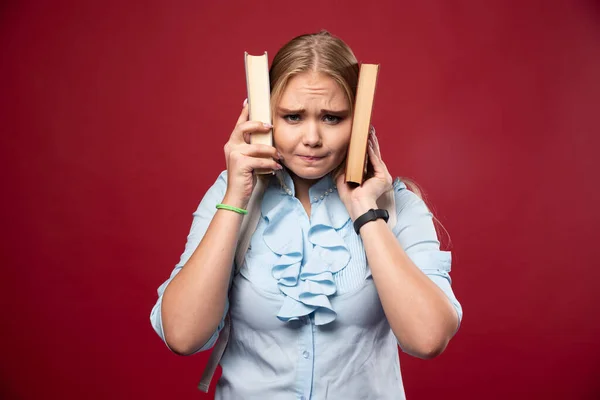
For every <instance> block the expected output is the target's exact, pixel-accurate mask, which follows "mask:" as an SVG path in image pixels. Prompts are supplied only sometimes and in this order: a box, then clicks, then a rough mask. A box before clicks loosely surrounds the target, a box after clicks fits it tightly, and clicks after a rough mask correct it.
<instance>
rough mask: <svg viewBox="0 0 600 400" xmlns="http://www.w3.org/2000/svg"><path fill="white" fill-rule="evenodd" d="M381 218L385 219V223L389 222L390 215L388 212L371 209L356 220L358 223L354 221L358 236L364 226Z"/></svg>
mask: <svg viewBox="0 0 600 400" xmlns="http://www.w3.org/2000/svg"><path fill="white" fill-rule="evenodd" d="M379 218H383V220H384V221H385V222H388V219H389V218H390V215H389V214H388V212H387V210H381V209H377V210H375V209H373V208H371V209H370V210H369V211H367V212H366V213H364V214H363V215H361V216H360V217H358V218H356V221H354V230H355V231H356V234H357V235H358V233H359V232H360V228H361V227H362V226H363V225H364V224H366V223H367V222H371V221H375V220H377V219H379Z"/></svg>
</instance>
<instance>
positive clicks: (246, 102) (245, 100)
mask: <svg viewBox="0 0 600 400" xmlns="http://www.w3.org/2000/svg"><path fill="white" fill-rule="evenodd" d="M247 104H248V99H244V105H243V107H246V105H247Z"/></svg>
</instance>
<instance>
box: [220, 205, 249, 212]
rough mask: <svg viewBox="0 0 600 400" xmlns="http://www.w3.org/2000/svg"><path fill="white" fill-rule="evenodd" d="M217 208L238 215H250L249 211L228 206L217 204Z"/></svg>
mask: <svg viewBox="0 0 600 400" xmlns="http://www.w3.org/2000/svg"><path fill="white" fill-rule="evenodd" d="M217 208H218V209H223V210H229V211H235V212H236V213H238V214H243V215H246V214H248V210H244V209H243V208H237V207H234V206H228V205H227V204H217Z"/></svg>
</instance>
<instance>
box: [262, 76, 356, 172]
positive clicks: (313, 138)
mask: <svg viewBox="0 0 600 400" xmlns="http://www.w3.org/2000/svg"><path fill="white" fill-rule="evenodd" d="M351 128H352V115H351V113H350V104H349V102H348V99H347V98H346V95H345V93H344V91H343V89H342V88H341V87H340V86H339V85H338V84H337V82H336V81H334V80H333V79H332V78H330V77H329V76H327V75H325V74H323V73H319V72H304V73H301V74H298V75H295V76H293V77H292V78H291V79H290V80H289V81H288V83H287V86H286V88H285V90H284V91H283V93H282V95H281V99H280V100H279V104H278V105H277V107H276V108H275V114H274V116H273V138H274V142H275V146H276V148H277V150H278V151H279V153H281V155H282V156H283V164H285V166H286V167H287V168H288V169H290V170H291V172H293V173H294V174H295V175H296V176H297V177H299V178H301V179H304V180H308V181H314V180H317V179H319V178H321V177H323V176H325V175H326V174H328V173H329V172H331V171H332V170H333V169H334V168H335V167H337V166H338V165H339V164H340V163H341V162H342V160H343V159H344V157H345V156H346V151H347V149H348V144H349V142H350V131H351Z"/></svg>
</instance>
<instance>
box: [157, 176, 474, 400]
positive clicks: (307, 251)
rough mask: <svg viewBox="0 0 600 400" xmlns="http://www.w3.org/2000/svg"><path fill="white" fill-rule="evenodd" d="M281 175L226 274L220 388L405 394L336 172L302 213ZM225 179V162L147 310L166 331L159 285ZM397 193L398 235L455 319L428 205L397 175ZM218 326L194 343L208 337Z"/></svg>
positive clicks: (313, 395) (264, 393)
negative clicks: (236, 267) (228, 322)
mask: <svg viewBox="0 0 600 400" xmlns="http://www.w3.org/2000/svg"><path fill="white" fill-rule="evenodd" d="M281 176H282V179H283V183H284V185H285V186H282V185H281V184H280V182H279V181H278V180H277V179H276V178H275V177H273V179H272V181H271V182H270V184H269V186H268V187H267V189H266V191H265V195H264V198H263V201H262V204H261V218H260V220H259V223H258V226H257V228H256V231H255V233H254V235H253V236H252V239H251V242H250V247H249V249H248V251H247V253H246V257H245V261H244V264H243V265H242V266H241V268H240V274H239V275H238V276H236V277H235V278H234V279H233V281H232V288H231V293H230V298H229V299H228V301H227V307H226V312H227V309H230V310H231V319H232V336H231V338H230V341H229V345H228V347H227V350H226V352H225V355H224V356H223V359H222V361H221V366H222V368H223V376H222V377H221V379H220V380H219V383H218V386H217V395H216V398H217V399H220V398H223V399H225V398H226V399H230V398H243V399H246V398H268V399H280V398H297V399H305V400H306V399H322V398H323V399H324V398H361V399H362V398H377V399H387V398H389V399H401V398H403V397H404V389H403V385H402V379H401V376H400V368H399V360H398V355H397V351H396V344H397V341H396V338H395V336H394V335H393V333H392V332H391V329H390V327H389V324H388V323H387V320H386V318H385V314H384V312H383V310H382V308H381V303H380V301H379V297H378V296H377V291H376V288H375V286H374V285H373V279H372V277H371V271H370V268H369V266H368V263H367V260H366V257H365V252H364V248H363V245H362V240H361V238H360V236H358V235H356V233H355V232H354V229H353V227H352V221H351V220H350V216H349V215H348V212H347V210H346V208H345V206H344V205H343V203H342V201H341V200H340V198H339V196H338V194H337V190H336V188H335V186H334V184H333V181H332V180H331V178H330V177H329V176H326V177H324V178H322V179H321V180H319V181H318V182H317V183H316V184H314V185H313V186H312V187H311V188H310V190H309V194H310V201H311V217H310V218H308V216H307V214H306V212H305V210H304V208H303V206H302V204H301V203H300V202H299V201H298V199H296V198H295V197H294V186H293V182H292V179H291V177H290V176H289V175H288V174H287V173H285V172H284V173H283V174H282V175H281ZM226 185H227V175H226V172H223V173H222V174H221V175H220V176H219V178H218V179H217V181H216V182H215V184H214V185H213V186H212V187H211V188H210V189H209V191H208V192H207V193H206V195H205V197H204V198H203V200H202V202H201V203H200V206H199V207H198V210H196V212H195V213H194V221H193V223H192V229H191V231H190V234H189V236H188V243H187V244H186V248H185V251H184V253H183V255H182V257H181V259H180V262H179V263H178V264H177V265H176V267H175V269H174V271H173V272H172V274H171V277H170V278H169V280H167V281H166V282H165V283H163V285H161V286H160V287H159V290H158V295H159V299H158V301H157V303H156V305H155V306H154V308H153V310H152V313H151V321H152V325H153V327H154V329H155V330H156V332H157V333H158V334H159V336H160V337H161V338H163V340H164V333H163V330H162V320H161V304H162V302H161V301H162V294H163V293H164V290H165V288H166V286H167V285H168V283H169V282H170V280H171V279H172V278H173V277H174V276H175V275H176V274H177V273H178V271H179V270H180V269H181V267H182V266H183V265H184V264H185V262H187V259H189V257H190V256H191V254H192V253H193V251H194V249H195V248H196V247H197V246H198V244H199V243H200V240H201V239H202V237H203V236H204V233H205V232H206V229H207V227H208V224H209V223H210V220H211V219H212V217H213V216H214V213H215V209H214V207H215V205H216V204H217V203H219V202H220V201H221V199H222V198H223V194H224V192H225V189H226ZM394 195H395V201H396V214H397V223H396V226H395V227H394V229H393V233H394V235H395V236H396V238H397V239H398V241H399V243H400V244H401V246H402V247H403V249H404V250H405V251H406V253H407V255H408V256H409V257H410V258H411V260H412V261H413V262H414V263H415V264H416V265H417V267H419V268H420V269H421V270H422V271H423V272H424V273H425V274H426V275H427V276H428V277H429V278H430V279H431V280H432V281H433V282H434V283H436V285H438V286H439V287H440V288H441V289H442V290H443V292H444V293H445V294H446V295H447V296H448V298H449V299H450V301H451V303H452V304H453V306H454V307H455V309H456V312H457V315H458V318H459V321H460V320H461V319H462V308H461V306H460V303H459V302H458V301H457V299H456V297H455V296H454V293H453V292H452V289H451V280H450V275H449V273H450V266H451V254H450V253H449V252H445V251H441V250H440V244H439V241H438V238H437V235H436V232H435V229H434V225H433V221H432V215H431V213H430V212H429V210H428V209H427V207H426V206H425V203H424V202H423V201H422V200H421V199H419V198H418V197H417V196H416V195H415V194H414V193H412V192H410V191H409V190H407V188H406V186H405V185H404V183H402V182H401V181H400V180H396V181H395V182H394ZM222 325H223V323H221V325H220V326H219V329H218V330H217V331H216V332H215V334H214V335H213V337H212V338H211V339H210V340H209V341H208V342H207V343H206V344H205V345H204V346H202V347H201V348H200V349H198V351H202V350H206V349H209V348H210V347H212V345H213V344H214V342H215V341H216V338H217V336H218V333H219V331H220V329H222ZM365 366H366V367H365ZM357 396H358V397H357Z"/></svg>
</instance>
